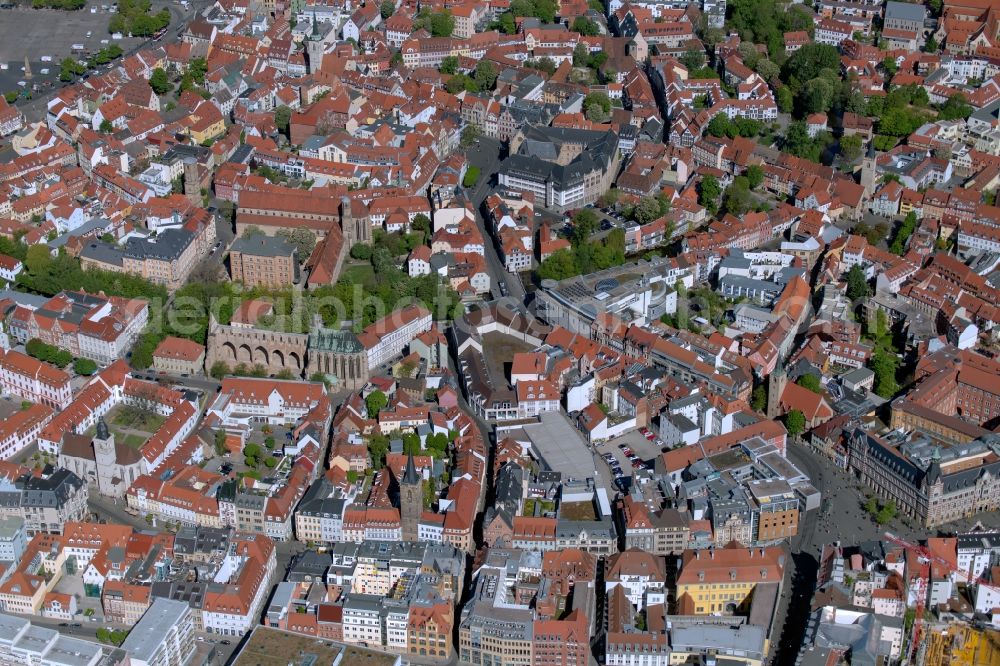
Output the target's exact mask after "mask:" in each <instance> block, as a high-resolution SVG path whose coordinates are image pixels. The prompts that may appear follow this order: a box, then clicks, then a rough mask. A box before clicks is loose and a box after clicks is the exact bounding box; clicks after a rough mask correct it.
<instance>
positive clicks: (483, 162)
mask: <svg viewBox="0 0 1000 666" xmlns="http://www.w3.org/2000/svg"><path fill="white" fill-rule="evenodd" d="M500 149H501V143H500V141H498V140H496V139H491V138H489V137H480V138H479V141H478V142H477V143H475V144H473V145H472V146H471V147H470V148H469V149H468V150H467V151H466V152H465V156H466V158H467V159H468V160H469V163H470V164H471V165H472V166H476V167H479V170H480V171H479V181H478V182H477V183H476V186H475V188H473V189H472V190H470V191H469V192H468V196H469V200H470V202H471V203H472V205H473V207H475V209H476V225H477V226H478V227H479V233H480V234H482V235H483V241H484V243H485V245H486V267H487V268H488V269H489V273H490V275H491V276H492V278H493V279H492V280H491V284H490V293H491V294H492V296H493V297H494V298H501V297H502V296H510V297H511V298H515V299H517V301H518V302H520V303H523V302H524V296H525V291H524V286H523V285H522V284H521V279H520V278H519V277H518V276H516V275H511V274H510V273H508V272H507V270H506V269H505V268H504V264H503V261H502V260H501V259H500V252H499V251H498V250H497V246H496V241H495V239H494V238H493V235H492V234H490V233H487V230H486V223H485V221H484V220H483V215H482V211H481V207H482V205H483V201H484V200H485V199H486V195H487V194H489V192H490V190H491V189H492V186H493V179H494V177H495V176H496V173H497V171H498V170H499V168H500ZM501 281H503V283H504V285H505V286H506V288H507V293H506V294H505V293H504V292H503V290H502V289H501V287H500V282H501Z"/></svg>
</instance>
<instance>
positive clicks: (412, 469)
mask: <svg viewBox="0 0 1000 666" xmlns="http://www.w3.org/2000/svg"><path fill="white" fill-rule="evenodd" d="M403 483H405V484H407V485H411V486H415V485H417V484H418V483H420V475H418V474H417V465H416V463H414V462H413V453H412V452H411V453H408V454H406V471H404V472H403Z"/></svg>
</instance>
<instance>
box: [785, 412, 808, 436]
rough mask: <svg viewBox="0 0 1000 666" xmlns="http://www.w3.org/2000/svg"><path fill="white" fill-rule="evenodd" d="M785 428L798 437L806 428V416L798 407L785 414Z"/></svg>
mask: <svg viewBox="0 0 1000 666" xmlns="http://www.w3.org/2000/svg"><path fill="white" fill-rule="evenodd" d="M785 429H786V430H787V431H788V434H789V435H791V436H792V437H798V436H799V435H800V434H802V431H803V430H805V429H806V417H805V415H804V414H803V413H802V412H800V411H799V410H797V409H793V410H792V411H790V412H788V413H787V414H785Z"/></svg>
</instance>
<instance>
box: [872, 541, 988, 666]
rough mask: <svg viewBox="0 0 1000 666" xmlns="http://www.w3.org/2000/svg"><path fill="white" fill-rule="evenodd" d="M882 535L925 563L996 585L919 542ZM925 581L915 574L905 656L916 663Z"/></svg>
mask: <svg viewBox="0 0 1000 666" xmlns="http://www.w3.org/2000/svg"><path fill="white" fill-rule="evenodd" d="M884 536H885V539H886V541H888V542H890V543H892V544H895V545H897V546H899V547H900V548H904V549H906V550H909V551H912V552H914V553H915V554H916V555H917V557H918V558H920V559H921V560H925V561H926V562H927V564H930V563H933V564H936V565H938V566H939V567H941V568H943V569H944V570H945V571H947V572H948V573H952V572H958V573H965V577H966V581H967V582H968V583H972V584H975V585H982V584H985V585H989V586H995V585H996V583H994V582H993V581H990V580H987V579H985V578H982V577H977V578H976V580H972V572H968V571H966V572H962V571H959V569H958V568H957V567H956V566H955V565H953V564H952V563H951V562H949V561H948V560H946V559H944V558H942V557H939V556H937V555H935V554H934V553H932V552H931V551H930V549H929V548H927V547H926V546H921V545H919V544H916V543H912V542H910V541H907V540H906V539H902V538H900V537H898V536H896V535H895V534H892V533H891V532H886V533H885V535H884ZM927 578H930V568H929V567H928V571H927ZM926 583H927V581H926V579H925V578H924V577H922V576H921V575H919V574H918V575H917V584H916V586H915V590H914V595H915V596H916V599H917V606H916V615H915V616H914V618H913V633H912V634H911V636H910V645H909V650H910V653H909V654H907V657H906V659H907V661H908V662H910V663H916V662H915V661H914V658H915V657H916V650H917V649H918V647H919V645H920V640H921V637H922V632H923V621H924V606H925V603H926V600H927V589H926V587H925V586H926Z"/></svg>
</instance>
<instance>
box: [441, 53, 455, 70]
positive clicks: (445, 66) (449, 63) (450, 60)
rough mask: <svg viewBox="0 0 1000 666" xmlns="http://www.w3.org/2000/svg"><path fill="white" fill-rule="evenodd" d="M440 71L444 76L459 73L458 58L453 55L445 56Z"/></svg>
mask: <svg viewBox="0 0 1000 666" xmlns="http://www.w3.org/2000/svg"><path fill="white" fill-rule="evenodd" d="M438 70H439V71H440V72H441V73H442V74H454V73H455V72H457V71H458V56H453V55H450V56H445V57H444V58H443V59H442V60H441V66H440V67H439V68H438Z"/></svg>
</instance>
